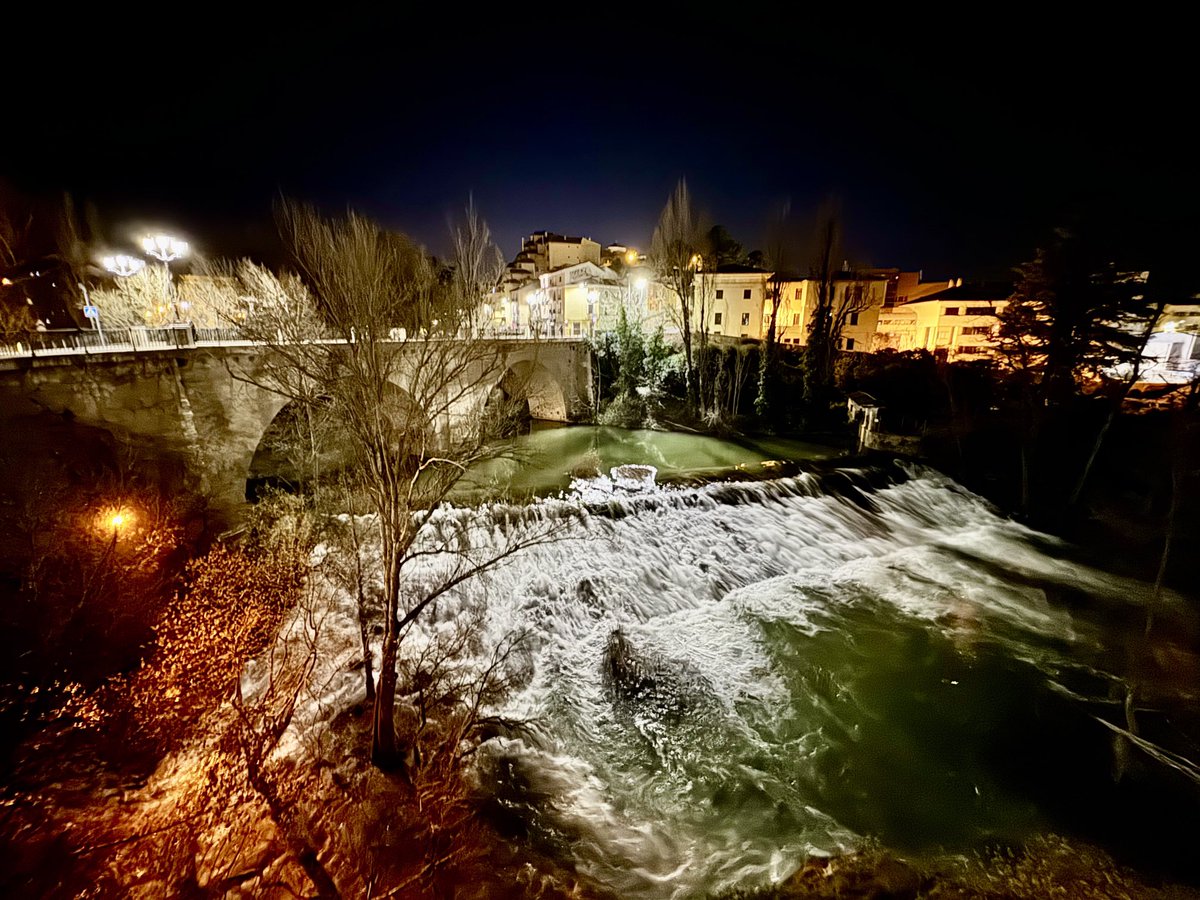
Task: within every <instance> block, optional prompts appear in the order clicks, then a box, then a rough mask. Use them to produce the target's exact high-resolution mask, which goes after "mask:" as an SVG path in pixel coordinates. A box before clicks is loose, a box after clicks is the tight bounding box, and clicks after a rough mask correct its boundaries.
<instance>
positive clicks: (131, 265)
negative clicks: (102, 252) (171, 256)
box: [103, 253, 146, 278]
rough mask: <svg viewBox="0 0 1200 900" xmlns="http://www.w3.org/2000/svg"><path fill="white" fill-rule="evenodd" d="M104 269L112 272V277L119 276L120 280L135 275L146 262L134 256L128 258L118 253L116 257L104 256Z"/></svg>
mask: <svg viewBox="0 0 1200 900" xmlns="http://www.w3.org/2000/svg"><path fill="white" fill-rule="evenodd" d="M103 263H104V268H106V269H108V271H110V272H112V273H113V274H114V275H119V276H121V277H122V278H128V277H129V276H130V275H136V274H137V273H138V272H140V271H142V269H144V268H145V267H146V261H145V260H144V259H140V258H138V257H136V256H128V255H126V254H124V253H119V254H117V255H116V256H106V257H104V260H103Z"/></svg>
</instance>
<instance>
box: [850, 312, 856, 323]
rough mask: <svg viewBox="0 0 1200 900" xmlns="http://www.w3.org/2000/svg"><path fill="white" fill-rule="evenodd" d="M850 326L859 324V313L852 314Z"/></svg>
mask: <svg viewBox="0 0 1200 900" xmlns="http://www.w3.org/2000/svg"><path fill="white" fill-rule="evenodd" d="M850 324H851V325H857V324H858V313H850Z"/></svg>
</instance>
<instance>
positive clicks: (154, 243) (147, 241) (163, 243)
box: [142, 234, 188, 322]
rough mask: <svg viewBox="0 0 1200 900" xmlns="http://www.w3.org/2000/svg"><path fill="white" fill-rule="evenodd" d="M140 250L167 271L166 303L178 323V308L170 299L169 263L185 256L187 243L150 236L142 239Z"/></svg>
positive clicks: (159, 236) (165, 236)
mask: <svg viewBox="0 0 1200 900" xmlns="http://www.w3.org/2000/svg"><path fill="white" fill-rule="evenodd" d="M142 249H143V250H145V251H146V255H147V256H153V257H154V258H155V259H157V260H158V261H159V262H161V263H162V264H163V266H164V267H165V268H166V270H167V286H166V292H167V302H168V303H169V304H170V305H171V310H172V312H173V313H174V317H175V321H176V322H178V321H179V307H178V305H176V304H175V302H174V300H173V299H172V297H171V261H172V260H175V259H179V258H180V257H181V256H187V253H188V242H187V241H181V240H179V238H177V237H172V236H171V235H169V234H151V235H147V236H146V237H144V238H142Z"/></svg>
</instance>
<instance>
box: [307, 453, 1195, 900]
mask: <svg viewBox="0 0 1200 900" xmlns="http://www.w3.org/2000/svg"><path fill="white" fill-rule="evenodd" d="M628 461H629V462H631V463H632V462H635V460H633V459H628ZM609 482H610V483H609V484H608V485H606V486H605V487H604V488H603V490H598V491H590V490H589V488H588V483H587V481H586V480H583V481H579V482H577V483H576V486H575V488H574V489H572V490H569V491H566V492H564V493H562V494H560V495H558V496H555V497H548V498H545V499H542V500H539V501H537V502H534V503H531V504H529V505H527V506H525V507H523V508H522V512H521V514H520V516H519V517H517V518H514V516H513V512H514V508H513V507H512V506H511V505H508V504H504V505H499V504H497V505H489V504H484V505H481V506H478V507H455V508H449V509H445V510H442V511H440V512H439V513H438V514H437V516H436V519H435V521H434V522H433V523H432V527H433V528H435V529H442V530H444V531H447V532H453V533H456V534H457V533H463V534H465V535H468V536H469V538H470V541H471V544H472V546H476V547H479V548H481V552H487V551H489V550H499V549H500V548H502V547H503V546H505V543H506V541H508V540H513V539H518V538H519V537H520V535H521V534H522V533H523V531H522V529H523V528H524V527H525V526H523V525H522V524H521V522H536V523H545V522H555V523H558V524H557V526H556V529H557V540H555V541H553V542H551V543H548V544H544V545H539V546H536V547H531V548H528V549H526V550H524V551H522V552H521V553H520V554H519V555H518V556H517V557H516V558H514V559H513V560H511V562H510V563H509V564H506V565H504V566H502V567H500V568H498V569H496V570H493V571H491V572H489V573H487V574H485V575H483V576H481V577H479V578H478V579H474V580H472V581H470V582H468V583H465V584H463V585H461V586H460V587H459V588H457V589H456V590H455V591H454V592H453V593H452V594H451V595H448V596H446V597H445V598H444V599H443V600H441V601H439V604H440V606H439V609H438V612H437V615H436V616H433V617H431V618H430V619H428V620H422V621H420V622H419V623H418V626H417V627H418V629H419V630H420V631H422V632H424V634H425V635H426V637H427V638H432V636H433V635H434V634H435V633H436V632H437V629H439V628H441V627H443V623H444V622H446V621H449V620H452V619H458V618H462V617H466V618H470V617H471V616H474V615H479V616H481V618H480V625H479V629H480V631H479V638H480V645H481V651H480V657H479V659H478V661H477V662H478V664H479V665H486V664H488V661H489V660H490V658H491V657H490V656H489V655H488V653H489V649H488V648H492V647H496V646H499V645H501V643H502V642H503V641H504V640H506V639H508V638H510V637H511V636H512V635H513V634H522V635H524V636H525V639H524V641H523V642H522V645H521V646H522V657H521V658H522V659H523V668H522V672H521V676H520V678H519V684H520V685H521V688H520V689H519V690H518V691H517V693H516V694H515V695H514V696H512V697H511V698H510V699H509V700H507V701H505V703H504V705H503V707H502V708H501V709H499V710H497V712H498V714H500V715H502V716H503V717H505V718H508V719H520V720H525V721H528V722H529V723H530V727H529V734H528V736H526V737H509V738H504V739H498V740H495V741H492V742H489V743H488V744H486V745H485V747H484V748H483V751H482V752H483V757H484V758H483V766H484V771H485V772H489V773H493V774H494V776H495V777H496V778H497V779H499V781H500V783H499V784H498V785H497V786H496V788H495V789H496V791H497V793H498V795H500V796H503V797H504V798H506V802H511V803H512V804H514V805H513V806H512V808H513V809H518V810H525V813H523V815H524V816H525V818H524V819H523V824H522V825H521V830H522V833H524V834H526V835H529V834H532V835H533V837H534V839H535V840H536V841H538V842H539V846H550V847H555V848H557V852H560V853H562V854H563V855H564V856H566V857H567V861H568V862H569V864H570V865H571V866H574V867H577V868H578V870H579V871H582V872H586V873H588V874H589V875H590V876H593V877H595V878H597V879H599V880H600V881H601V882H602V883H604V884H605V885H607V886H608V887H609V888H610V889H611V890H613V891H614V893H616V894H617V895H619V896H623V897H634V898H639V897H640V898H650V900H658V898H674V897H692V896H705V895H707V894H708V893H710V892H715V891H719V890H721V889H724V888H729V887H733V886H736V885H746V884H763V883H765V882H767V881H772V880H778V879H781V878H783V877H785V876H786V875H788V873H789V872H790V871H791V870H792V869H794V868H795V867H796V866H798V865H799V864H800V863H801V862H803V860H805V859H806V858H808V857H809V856H810V855H811V854H814V853H816V854H829V853H838V852H843V851H848V850H851V849H853V848H854V847H855V846H857V845H858V843H859V842H860V841H861V840H862V839H863V838H865V837H867V836H874V837H878V838H879V839H881V840H882V841H883V843H884V844H885V845H887V846H890V847H894V848H897V849H898V850H899V851H900V852H902V853H905V854H912V855H920V854H923V853H929V854H936V853H938V852H942V851H943V850H944V851H946V852H951V853H963V852H970V851H972V850H976V849H979V848H981V847H983V846H985V845H986V844H987V843H988V842H993V841H1003V840H1006V839H1011V840H1018V839H1021V838H1023V837H1027V836H1029V835H1030V834H1034V833H1037V832H1040V831H1050V830H1060V831H1062V830H1069V831H1071V833H1077V834H1083V835H1085V836H1087V837H1089V839H1094V840H1096V841H1098V842H1100V843H1103V844H1105V845H1106V846H1119V847H1121V848H1122V850H1123V852H1124V851H1130V852H1133V850H1136V851H1137V852H1144V853H1146V854H1154V853H1160V852H1161V853H1162V854H1163V855H1164V856H1168V857H1169V856H1170V855H1171V854H1175V858H1176V859H1190V858H1192V856H1191V854H1190V853H1189V851H1188V842H1189V841H1190V833H1188V832H1186V830H1183V829H1178V828H1176V827H1174V825H1173V824H1172V823H1173V822H1176V821H1183V820H1186V818H1187V817H1188V816H1190V815H1194V813H1195V806H1194V797H1195V788H1196V786H1195V785H1194V784H1190V783H1188V782H1187V779H1186V778H1183V777H1181V776H1178V774H1177V773H1175V772H1174V771H1173V770H1171V769H1169V768H1168V767H1165V766H1160V767H1158V769H1156V770H1154V771H1151V770H1150V768H1148V766H1149V765H1152V764H1153V760H1152V759H1151V758H1150V756H1149V755H1148V754H1144V753H1143V754H1142V759H1141V760H1140V763H1141V764H1142V767H1141V768H1140V769H1139V772H1140V773H1141V774H1140V776H1139V777H1140V778H1142V779H1143V781H1142V782H1140V783H1139V784H1138V785H1137V786H1136V787H1133V788H1130V787H1129V786H1128V785H1126V786H1117V785H1114V783H1113V781H1112V777H1111V763H1112V757H1111V746H1112V744H1111V733H1110V730H1109V728H1107V727H1105V726H1104V725H1102V724H1100V723H1099V722H1098V721H1097V716H1099V717H1101V718H1104V717H1105V716H1106V715H1109V714H1111V721H1112V723H1114V724H1117V725H1119V724H1120V723H1121V722H1122V721H1123V719H1122V717H1121V711H1120V709H1119V708H1116V707H1114V706H1113V704H1111V703H1110V698H1109V695H1110V689H1111V685H1112V684H1113V683H1114V682H1115V681H1118V680H1119V679H1121V678H1124V677H1128V676H1129V673H1128V672H1126V671H1124V670H1123V669H1121V668H1120V667H1115V666H1116V662H1118V661H1120V660H1123V659H1128V658H1130V657H1129V656H1127V655H1126V652H1125V650H1124V649H1121V648H1119V647H1118V645H1117V644H1116V643H1115V642H1119V641H1121V640H1123V639H1124V638H1122V637H1121V635H1122V634H1124V633H1127V632H1121V631H1120V630H1119V629H1109V628H1108V627H1107V626H1106V623H1108V622H1110V621H1111V620H1112V617H1113V615H1114V610H1115V609H1116V608H1120V609H1122V610H1125V611H1126V612H1125V614H1126V615H1136V614H1137V612H1138V610H1139V609H1141V608H1142V606H1141V605H1142V604H1144V603H1145V602H1147V601H1148V599H1149V598H1150V597H1151V595H1152V588H1151V587H1150V586H1148V585H1145V584H1143V583H1140V582H1137V581H1133V580H1129V579H1122V578H1118V577H1115V576H1112V575H1109V574H1108V573H1105V572H1102V571H1099V570H1097V569H1094V568H1090V567H1089V566H1087V565H1083V564H1081V563H1078V562H1074V561H1072V560H1070V559H1069V558H1068V557H1067V556H1066V555H1065V554H1061V553H1060V554H1056V553H1055V552H1054V549H1053V548H1054V545H1053V544H1052V543H1051V542H1048V541H1047V540H1046V539H1045V537H1044V536H1041V535H1038V534H1036V533H1034V532H1032V531H1030V530H1029V529H1027V528H1025V527H1024V526H1022V525H1020V524H1018V523H1015V522H1012V521H1010V520H1007V519H1005V518H1003V517H1002V516H1000V515H999V514H997V512H996V511H995V510H994V509H993V508H992V507H991V506H990V505H989V504H988V503H987V502H985V501H984V500H982V499H981V498H979V497H976V496H974V495H972V494H970V493H969V492H967V491H965V490H963V489H962V488H961V487H960V486H958V485H957V484H955V483H954V482H953V481H951V480H950V479H948V478H945V477H944V476H941V475H939V474H938V473H936V472H933V471H930V470H927V469H923V468H920V467H916V466H907V467H897V468H890V467H888V468H884V469H875V470H873V469H862V468H859V469H841V470H838V469H834V468H832V464H828V463H827V464H824V465H822V466H821V467H820V469H819V470H816V471H813V472H811V473H805V474H802V475H800V476H797V477H794V478H780V479H776V480H759V481H754V482H740V483H739V482H725V483H712V484H707V485H704V486H702V487H675V488H661V487H660V488H654V489H647V488H646V487H645V486H644V485H640V484H639V485H637V486H636V489H631V490H629V491H626V492H622V491H621V490H620V489H619V488H614V487H613V486H612V484H611V479H609ZM426 564H427V565H429V566H436V565H437V561H436V560H429V561H427V563H422V564H421V565H416V566H415V567H414V568H413V570H412V571H410V572H408V573H406V577H407V578H412V579H414V584H419V583H421V580H422V579H423V578H425V577H426V575H425V574H424V571H423V569H422V565H426ZM1166 605H1167V606H1171V605H1172V602H1171V601H1170V600H1168V601H1167V602H1166ZM354 610H355V607H354V599H353V598H352V597H349V596H347V597H345V598H343V602H342V605H341V606H340V607H339V611H338V613H337V616H338V617H340V621H341V625H335V624H332V620H331V625H330V627H333V628H335V629H337V628H340V629H343V630H344V631H345V633H346V634H349V635H353V634H354V633H355V632H354V630H353V629H354V627H355V625H354V622H355V619H354V615H355V612H354ZM1193 624H1194V623H1193ZM414 640H415V641H417V642H418V644H419V643H420V641H421V640H422V639H421V638H420V637H415V638H414ZM348 643H349V644H350V645H351V646H352V642H348ZM346 652H347V656H346V657H345V658H336V659H332V660H330V661H329V667H330V672H331V673H347V674H336V678H337V679H341V681H338V682H337V686H336V688H335V689H336V690H337V691H338V692H339V694H340V696H343V697H345V696H346V695H347V693H349V692H353V691H355V690H360V689H361V688H359V687H358V686H357V682H356V681H355V678H356V677H357V676H356V675H355V674H354V673H353V672H351V671H350V669H351V667H350V665H349V663H350V662H351V661H352V659H351V658H352V656H353V650H348V651H346ZM1130 652H1132V651H1130ZM1159 697H1160V701H1156V702H1161V703H1162V704H1163V706H1162V708H1160V713H1161V714H1166V715H1169V716H1178V717H1179V718H1178V719H1177V720H1176V721H1178V722H1181V723H1182V722H1188V723H1191V724H1190V725H1189V726H1187V727H1193V726H1195V724H1196V723H1195V715H1194V710H1193V711H1192V712H1188V710H1189V708H1190V707H1189V706H1188V700H1187V696H1186V692H1182V693H1176V694H1170V693H1169V692H1167V691H1165V690H1164V691H1163V692H1161V693H1160V694H1159ZM320 714H321V713H320V710H318V709H316V708H314V709H313V710H311V711H308V712H306V713H305V715H310V716H312V721H314V722H316V721H319V716H320ZM1047 734H1052V735H1053V737H1052V739H1049V738H1043V735H1047ZM1175 749H1176V750H1179V749H1180V748H1178V747H1177V748H1175ZM485 783H486V779H485ZM1064 786H1066V788H1067V789H1069V794H1070V796H1071V797H1073V798H1076V799H1075V800H1074V801H1073V803H1074V805H1075V807H1076V808H1075V809H1068V810H1064V809H1063V807H1062V804H1061V803H1060V802H1059V796H1060V792H1062V791H1063V790H1064ZM1078 798H1094V799H1089V800H1080V799H1078ZM563 835H570V836H572V838H571V840H569V841H564V840H562V836H563Z"/></svg>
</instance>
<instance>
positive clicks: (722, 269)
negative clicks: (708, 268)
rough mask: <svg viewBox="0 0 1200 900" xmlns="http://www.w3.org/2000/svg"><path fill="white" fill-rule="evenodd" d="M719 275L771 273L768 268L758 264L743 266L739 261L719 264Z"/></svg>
mask: <svg viewBox="0 0 1200 900" xmlns="http://www.w3.org/2000/svg"><path fill="white" fill-rule="evenodd" d="M717 274H718V275H770V274H771V273H770V272H768V271H767V270H766V269H760V268H759V267H758V266H743V265H740V264H739V263H725V264H724V265H720V266H717Z"/></svg>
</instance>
